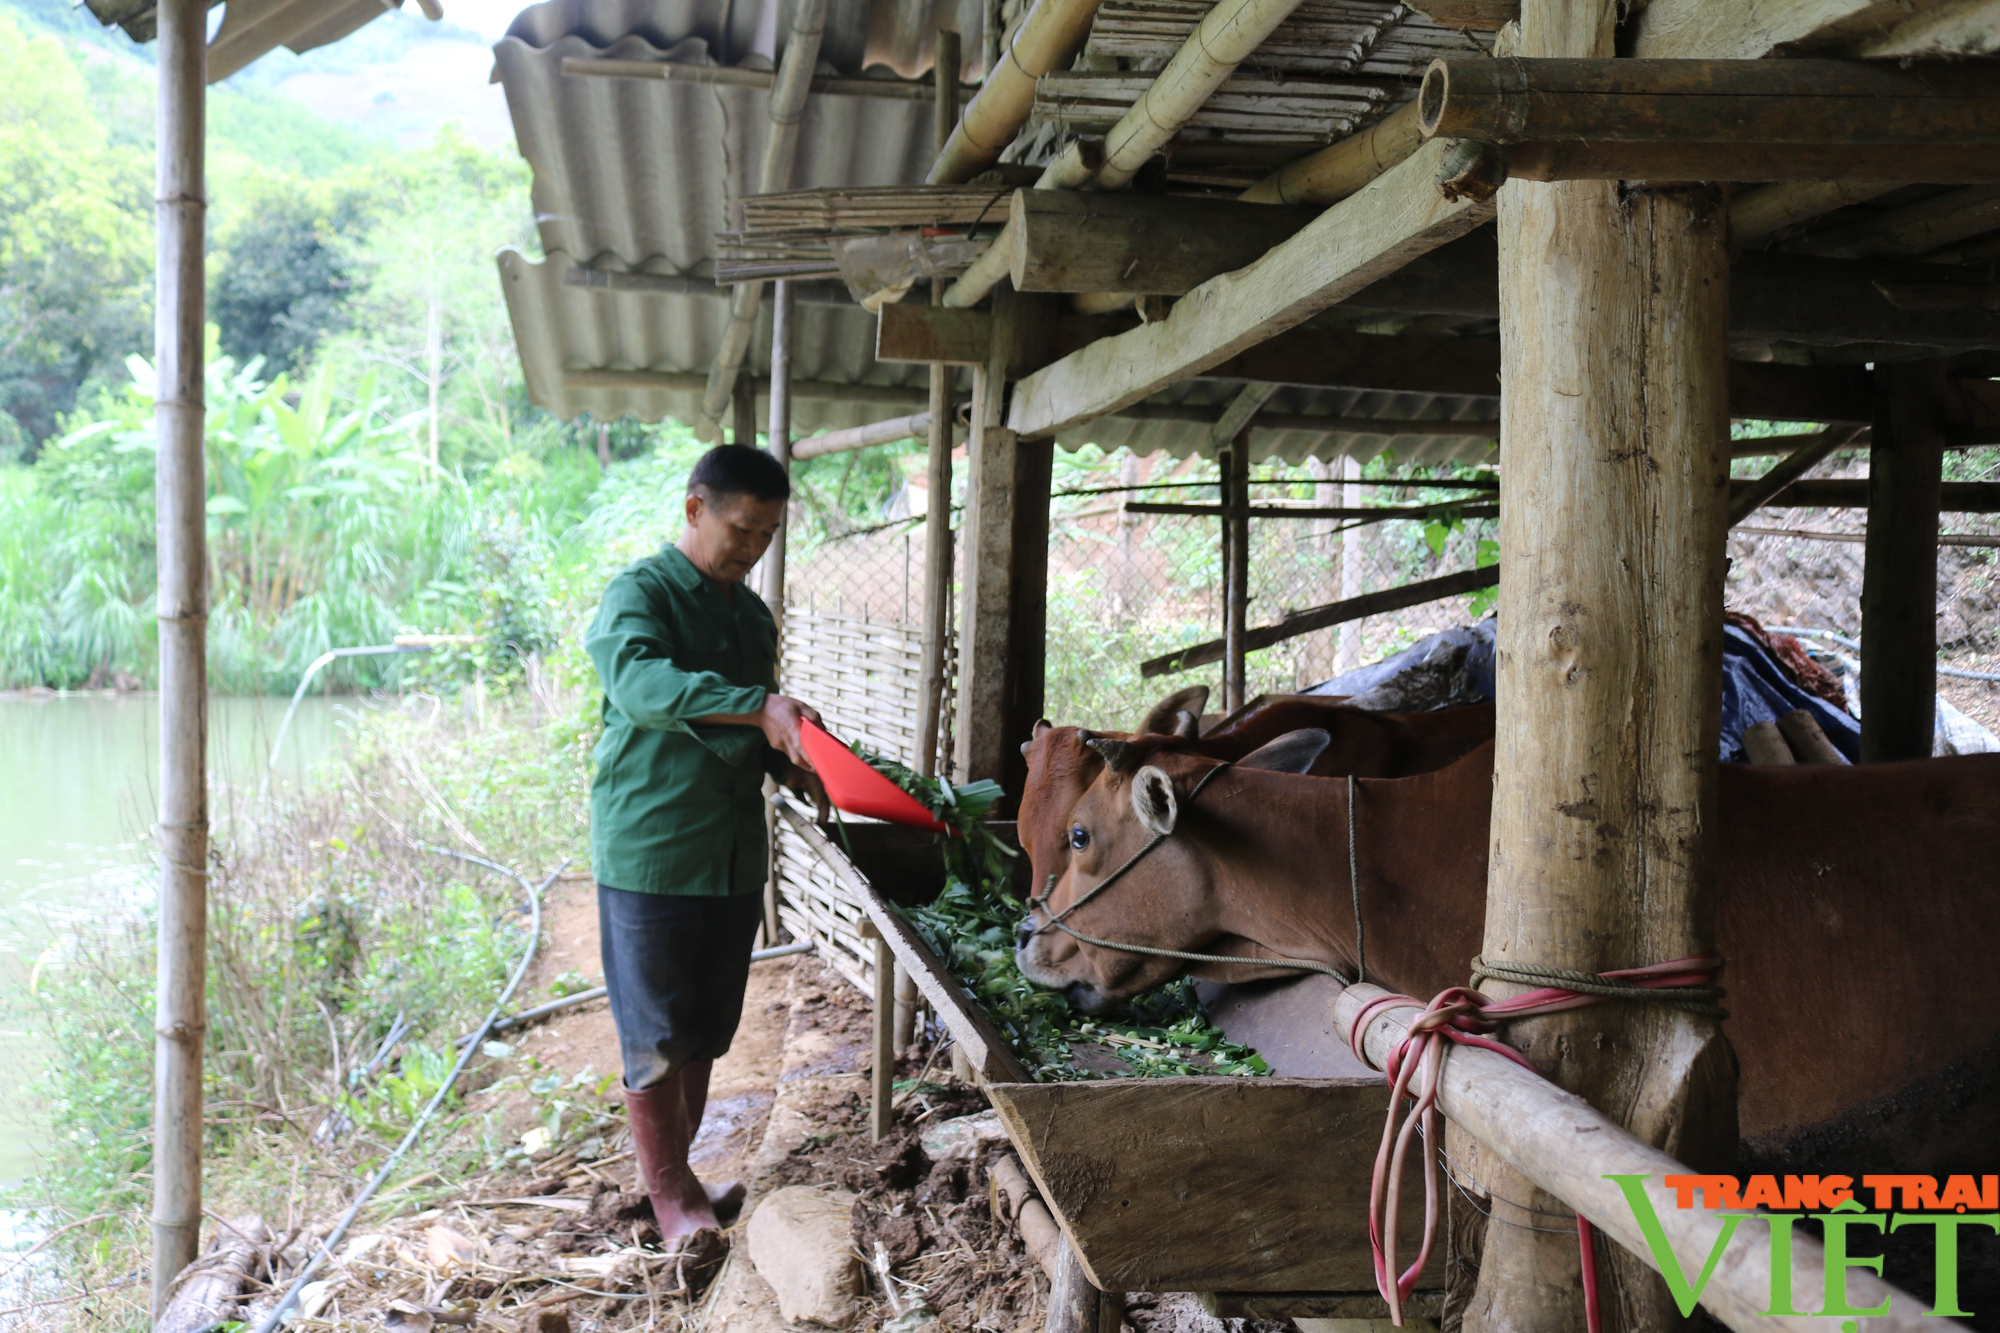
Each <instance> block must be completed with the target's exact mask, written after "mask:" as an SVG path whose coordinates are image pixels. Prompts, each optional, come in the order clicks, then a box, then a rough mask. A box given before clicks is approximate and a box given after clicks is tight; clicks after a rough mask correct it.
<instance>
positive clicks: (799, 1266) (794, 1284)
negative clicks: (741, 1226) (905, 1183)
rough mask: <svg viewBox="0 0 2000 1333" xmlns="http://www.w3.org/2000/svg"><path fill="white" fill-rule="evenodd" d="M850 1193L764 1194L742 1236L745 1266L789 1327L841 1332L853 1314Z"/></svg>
mask: <svg viewBox="0 0 2000 1333" xmlns="http://www.w3.org/2000/svg"><path fill="white" fill-rule="evenodd" d="M855 1197H856V1196H854V1195H853V1194H850V1193H848V1192H847V1191H846V1190H836V1189H823V1188H814V1187H813V1186H810V1185H788V1186H786V1187H785V1188H783V1189H780V1190H774V1191H772V1192H771V1193H770V1194H768V1195H766V1196H765V1197H764V1199H763V1201H762V1202H760V1203H759V1204H758V1205H757V1211H756V1212H755V1213H754V1214H752V1215H751V1218H750V1222H749V1224H748V1226H747V1227H745V1231H746V1233H747V1239H748V1240H749V1250H750V1262H751V1263H753V1264H755V1265H756V1266H757V1274H758V1276H760V1277H762V1278H763V1279H764V1280H765V1281H766V1282H768V1283H770V1284H771V1290H772V1291H773V1292H774V1293H776V1295H777V1298H778V1309H779V1310H780V1311H781V1312H782V1313H783V1314H784V1316H785V1318H786V1319H788V1320H792V1321H794V1322H796V1321H800V1320H810V1321H811V1322H813V1323H816V1324H825V1325H827V1326H828V1327H831V1328H845V1327H847V1326H848V1325H849V1324H851V1323H852V1322H854V1317H855V1314H856V1312H857V1298H858V1297H859V1295H860V1288H861V1271H860V1266H859V1265H858V1264H856V1262H855V1260H854V1253H853V1250H854V1234H853V1227H852V1224H851V1223H850V1221H849V1218H850V1217H851V1216H852V1213H853V1209H854V1200H855Z"/></svg>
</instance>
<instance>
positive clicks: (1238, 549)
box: [1219, 430, 1250, 714]
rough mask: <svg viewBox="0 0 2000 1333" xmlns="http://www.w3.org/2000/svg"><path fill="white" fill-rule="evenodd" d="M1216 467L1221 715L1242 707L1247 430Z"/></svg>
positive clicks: (1247, 592) (1247, 556)
mask: <svg viewBox="0 0 2000 1333" xmlns="http://www.w3.org/2000/svg"><path fill="white" fill-rule="evenodd" d="M1220 453H1221V458H1220V460H1219V461H1220V462H1221V464H1222V507H1223V515H1222V589H1223V591H1222V640H1223V643H1222V711H1223V713H1224V714H1229V713H1233V712H1235V711H1236V710H1237V709H1239V708H1241V707H1242V706H1243V700H1244V699H1245V697H1246V693H1245V690H1244V685H1243V677H1244V665H1243V659H1244V656H1245V652H1244V644H1243V636H1244V634H1245V633H1246V632H1247V631H1248V630H1249V615H1250V513H1249V509H1250V432H1249V431H1248V430H1245V431H1243V432H1241V433H1240V434H1238V435H1237V436H1236V438H1235V439H1233V440H1231V441H1230V442H1229V447H1228V448H1226V449H1223V450H1221V451H1220Z"/></svg>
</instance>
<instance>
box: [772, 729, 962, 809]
mask: <svg viewBox="0 0 2000 1333" xmlns="http://www.w3.org/2000/svg"><path fill="white" fill-rule="evenodd" d="M799 743H800V744H801V745H802V746H803V747H804V748H805V752H806V758H807V759H808V760H809V761H810V762H811V763H812V766H813V772H815V773H817V774H819V780H820V781H821V782H822V783H824V784H825V785H826V797H827V799H828V800H829V801H832V802H833V803H834V805H836V806H838V807H839V808H840V809H842V810H845V811H846V812H847V813H848V814H850V815H865V816H867V817H868V818H870V819H886V820H888V821H889V822H890V823H891V824H908V825H909V826H910V827H912V828H921V829H929V830H930V831H931V832H933V833H945V834H949V833H950V832H951V828H950V826H949V825H946V824H944V823H941V822H939V820H938V819H937V818H936V817H935V816H933V815H932V814H931V812H930V811H928V810H926V809H924V807H923V803H922V802H920V801H918V800H917V798H916V797H914V796H912V795H910V794H909V793H908V792H906V791H904V790H903V789H902V788H901V787H898V786H897V785H896V784H895V783H893V782H891V781H889V779H887V778H885V777H883V776H882V775H881V774H880V773H878V772H876V771H875V770H874V769H873V768H871V767H869V765H868V762H867V761H866V760H864V759H863V758H861V756H860V755H857V754H855V753H854V751H852V750H850V749H848V748H847V747H846V746H845V745H842V744H841V743H840V742H839V741H837V740H835V739H834V738H833V736H832V735H831V734H830V733H829V732H828V731H827V730H826V729H825V728H824V727H821V726H819V725H818V724H816V723H813V722H800V723H799Z"/></svg>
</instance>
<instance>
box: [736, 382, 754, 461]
mask: <svg viewBox="0 0 2000 1333" xmlns="http://www.w3.org/2000/svg"><path fill="white" fill-rule="evenodd" d="M731 398H732V405H731V407H730V410H729V423H730V430H731V435H730V443H731V444H741V445H747V446H748V447H750V448H752V449H755V448H756V447H757V386H756V382H755V381H754V380H752V379H750V378H749V377H748V376H745V377H743V378H742V379H739V380H738V381H737V382H736V388H735V390H734V392H733V393H732V395H731Z"/></svg>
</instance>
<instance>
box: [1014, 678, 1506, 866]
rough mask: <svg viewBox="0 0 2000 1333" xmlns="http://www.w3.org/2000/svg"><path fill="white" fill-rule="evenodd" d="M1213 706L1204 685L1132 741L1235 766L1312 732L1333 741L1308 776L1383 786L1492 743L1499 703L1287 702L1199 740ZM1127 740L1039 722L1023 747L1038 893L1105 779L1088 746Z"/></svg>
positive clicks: (1183, 693)
mask: <svg viewBox="0 0 2000 1333" xmlns="http://www.w3.org/2000/svg"><path fill="white" fill-rule="evenodd" d="M1207 702H1208V687H1207V686H1206V685H1195V686H1190V687H1189V688H1187V689H1184V690H1177V691H1175V692H1174V693H1173V694H1170V695H1168V696H1167V697H1166V698H1164V699H1162V700H1161V701H1160V702H1159V703H1157V704H1155V705H1154V706H1153V710H1152V711H1151V712H1150V713H1148V714H1147V715H1146V717H1145V720H1144V721H1142V722H1141V723H1140V724H1139V730H1138V732H1136V733H1131V734H1134V735H1159V736H1173V737H1177V738H1179V739H1182V740H1187V741H1190V742H1191V749H1192V752H1193V753H1196V754H1200V755H1204V756H1206V757H1208V758H1210V759H1230V760H1236V759H1241V758H1243V757H1244V756H1245V755H1247V754H1249V753H1250V752H1251V751H1253V750H1255V749H1257V748H1258V747H1259V746H1261V745H1264V744H1265V743H1267V742H1269V741H1272V740H1276V739H1277V738H1278V737H1280V736H1283V735H1285V734H1286V733H1287V732H1291V731H1295V730H1298V729H1300V728H1304V727H1315V728H1319V729H1321V730H1324V731H1326V732H1327V733H1329V735H1330V737H1331V743H1330V744H1329V745H1328V746H1327V747H1326V749H1325V750H1324V751H1322V752H1321V753H1320V755H1319V757H1318V758H1317V759H1316V760H1315V761H1314V762H1313V766H1312V769H1311V770H1310V771H1311V772H1313V773H1315V774H1317V775H1319V776H1321V777H1343V776H1345V775H1347V774H1349V773H1352V774H1354V775H1356V776H1358V777H1377V778H1394V777H1407V776H1409V775H1411V774H1414V773H1429V772H1432V771H1434V770H1436V769H1440V768H1443V767H1444V766H1445V765H1446V764H1449V763H1451V762H1452V761H1453V760H1456V759H1460V758H1462V757H1464V756H1465V755H1466V754H1467V753H1468V752H1470V751H1471V750H1473V749H1475V748H1477V747H1478V746H1479V745H1480V744H1481V743H1482V742H1485V741H1490V740H1492V739H1493V705H1492V704H1475V705H1472V706H1470V707H1466V708H1447V709H1442V710H1440V711H1438V712H1434V713H1371V712H1369V711H1367V710H1366V709H1361V708H1350V707H1348V706H1347V705H1346V703H1345V702H1344V701H1343V700H1342V699H1340V698H1332V697H1322V696H1318V695H1284V696H1280V697H1279V698H1277V699H1275V700H1273V701H1271V702H1270V703H1268V704H1265V705H1264V706H1262V707H1260V708H1257V709H1256V710H1254V711H1248V712H1246V711H1242V710H1239V711H1238V712H1237V713H1234V714H1232V715H1231V716H1229V717H1228V718H1225V719H1224V720H1223V722H1222V724H1221V725H1220V726H1218V727H1216V728H1215V729H1214V730H1212V731H1208V732H1201V731H1200V724H1201V713H1202V708H1203V707H1204V706H1205V705H1206V704H1207ZM1197 735H1199V739H1196V737H1197ZM1126 739H1128V736H1123V735H1119V734H1117V733H1102V732H1089V731H1085V730H1083V729H1082V728H1080V727H1056V726H1051V725H1049V723H1048V722H1046V721H1042V722H1038V723H1036V724H1035V734H1034V739H1033V740H1031V741H1029V742H1028V743H1027V744H1025V745H1023V746H1022V747H1021V753H1022V754H1024V755H1026V756H1027V758H1028V786H1027V790H1026V791H1024V792H1022V793H1021V808H1020V814H1019V823H1018V825H1017V828H1018V830H1019V833H1020V838H1021V846H1022V847H1024V848H1026V849H1027V851H1028V856H1029V860H1030V861H1031V862H1032V863H1033V865H1034V867H1035V879H1034V883H1035V885H1036V886H1037V887H1038V888H1039V887H1040V886H1041V885H1043V884H1046V883H1047V882H1048V878H1047V877H1048V875H1049V874H1050V873H1051V872H1052V871H1053V872H1054V873H1056V874H1061V873H1062V866H1063V858H1064V855H1065V851H1064V849H1065V846H1066V844H1065V842H1064V838H1065V835H1066V834H1067V833H1068V831H1069V824H1068V817H1069V812H1070V811H1071V810H1072V809H1074V808H1075V806H1076V803H1077V801H1078V800H1080V799H1081V798H1082V796H1083V793H1084V792H1085V791H1087V790H1088V789H1089V787H1090V784H1091V783H1093V782H1095V781H1096V780H1097V776H1098V774H1100V773H1102V772H1103V771H1104V760H1103V757H1102V756H1101V755H1099V754H1098V752H1097V751H1096V750H1094V749H1092V748H1091V747H1090V745H1089V744H1088V742H1090V741H1093V740H1097V741H1102V740H1112V741H1123V740H1126Z"/></svg>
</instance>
